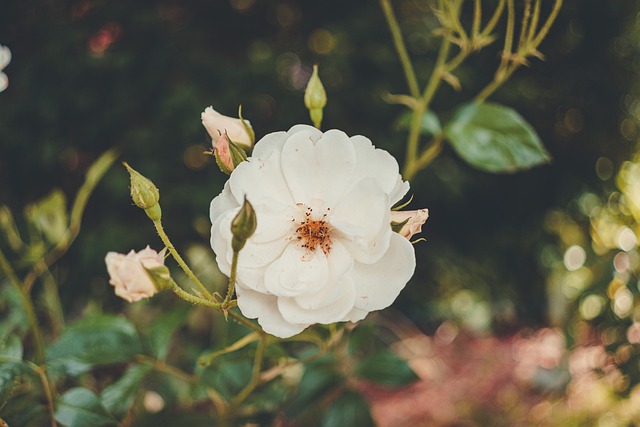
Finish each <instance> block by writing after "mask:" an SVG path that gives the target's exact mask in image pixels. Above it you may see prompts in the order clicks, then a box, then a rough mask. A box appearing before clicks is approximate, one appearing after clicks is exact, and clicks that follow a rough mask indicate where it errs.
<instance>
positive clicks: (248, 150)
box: [238, 104, 256, 153]
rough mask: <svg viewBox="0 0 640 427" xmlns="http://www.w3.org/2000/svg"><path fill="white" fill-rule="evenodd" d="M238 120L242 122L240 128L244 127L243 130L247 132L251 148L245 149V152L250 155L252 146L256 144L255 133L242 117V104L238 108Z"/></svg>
mask: <svg viewBox="0 0 640 427" xmlns="http://www.w3.org/2000/svg"><path fill="white" fill-rule="evenodd" d="M238 118H239V119H240V121H241V122H242V126H244V130H246V131H247V133H248V134H249V137H250V138H251V147H247V152H249V153H251V151H252V150H253V144H254V143H255V142H256V133H255V132H254V131H253V128H252V127H251V125H250V124H249V122H248V121H246V120H245V119H244V117H242V104H240V106H238Z"/></svg>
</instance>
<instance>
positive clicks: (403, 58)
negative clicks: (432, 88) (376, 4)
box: [380, 0, 420, 98]
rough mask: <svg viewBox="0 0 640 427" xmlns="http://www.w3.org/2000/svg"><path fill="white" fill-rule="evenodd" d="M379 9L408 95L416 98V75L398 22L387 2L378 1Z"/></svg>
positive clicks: (417, 93) (418, 92)
mask: <svg viewBox="0 0 640 427" xmlns="http://www.w3.org/2000/svg"><path fill="white" fill-rule="evenodd" d="M380 7H382V11H383V12H384V16H385V18H386V19H387V25H388V26H389V31H391V37H392V39H393V44H394V46H395V48H396V52H397V53H398V57H399V58H400V63H401V64H402V69H403V71H404V75H405V77H406V79H407V84H408V85H409V93H410V94H411V96H413V97H414V98H417V97H418V96H420V87H419V85H418V79H417V78H416V73H415V71H413V64H412V63H411V59H410V58H409V54H408V53H407V48H406V47H405V44H404V40H403V39H402V31H400V25H399V24H398V20H397V19H396V16H395V14H394V13H393V8H392V7H391V3H390V2H389V0H380Z"/></svg>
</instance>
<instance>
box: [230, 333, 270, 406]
mask: <svg viewBox="0 0 640 427" xmlns="http://www.w3.org/2000/svg"><path fill="white" fill-rule="evenodd" d="M266 346H267V338H266V336H262V337H261V339H260V341H258V347H257V348H256V355H255V358H254V359H253V370H252V373H251V380H250V381H249V384H247V385H246V386H245V387H244V388H243V389H242V390H241V391H240V393H238V394H237V395H236V397H234V398H233V400H232V401H231V406H232V407H237V406H238V405H240V404H241V403H242V402H243V401H244V400H245V399H246V398H247V397H248V396H249V395H250V394H251V392H252V391H253V390H255V388H256V387H257V386H258V385H259V384H260V373H261V372H262V362H263V358H264V350H265V348H266Z"/></svg>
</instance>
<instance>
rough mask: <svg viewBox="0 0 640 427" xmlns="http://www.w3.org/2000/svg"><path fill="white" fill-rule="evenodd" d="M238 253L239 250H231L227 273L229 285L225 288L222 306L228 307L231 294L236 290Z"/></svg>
mask: <svg viewBox="0 0 640 427" xmlns="http://www.w3.org/2000/svg"><path fill="white" fill-rule="evenodd" d="M239 255H240V251H234V252H233V259H232V260H231V274H230V275H229V287H228V288H227V295H226V296H225V297H224V301H223V302H222V308H227V307H229V302H230V301H231V298H232V297H233V294H234V292H235V291H236V280H237V276H238V256H239Z"/></svg>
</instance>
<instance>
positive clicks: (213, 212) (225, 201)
mask: <svg viewBox="0 0 640 427" xmlns="http://www.w3.org/2000/svg"><path fill="white" fill-rule="evenodd" d="M239 206H240V204H239V203H238V202H237V201H236V199H235V198H234V197H233V195H232V194H231V189H230V188H229V181H228V180H227V182H225V184H224V188H223V189H222V192H221V193H220V194H218V195H217V196H216V197H215V198H214V199H213V200H212V201H211V206H210V208H209V217H210V218H211V223H212V224H213V223H214V222H215V221H216V219H217V218H218V217H219V216H220V215H222V214H223V213H224V212H226V211H228V210H229V209H234V208H237V207H239Z"/></svg>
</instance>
